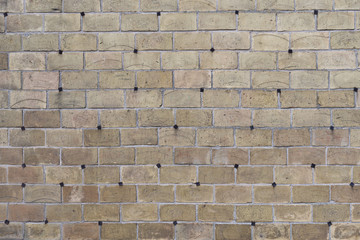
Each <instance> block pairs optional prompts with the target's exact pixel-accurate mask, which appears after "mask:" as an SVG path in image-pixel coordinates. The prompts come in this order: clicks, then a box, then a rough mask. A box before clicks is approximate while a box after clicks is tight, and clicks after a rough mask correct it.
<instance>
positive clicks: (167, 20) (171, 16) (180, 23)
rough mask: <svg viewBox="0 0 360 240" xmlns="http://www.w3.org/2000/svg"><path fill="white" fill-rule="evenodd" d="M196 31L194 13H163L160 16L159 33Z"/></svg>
mask: <svg viewBox="0 0 360 240" xmlns="http://www.w3.org/2000/svg"><path fill="white" fill-rule="evenodd" d="M196 29H197V24H196V13H164V14H162V15H161V18H160V31H183V30H196ZM156 30H157V29H156Z"/></svg>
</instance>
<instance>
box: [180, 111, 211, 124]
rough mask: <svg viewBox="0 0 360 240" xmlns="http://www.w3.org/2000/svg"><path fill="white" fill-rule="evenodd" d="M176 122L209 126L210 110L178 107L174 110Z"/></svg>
mask: <svg viewBox="0 0 360 240" xmlns="http://www.w3.org/2000/svg"><path fill="white" fill-rule="evenodd" d="M176 123H177V125H179V126H184V127H190V126H211V125H212V111H211V110H199V109H194V110H190V109H178V110H176Z"/></svg>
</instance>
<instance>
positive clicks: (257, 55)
mask: <svg viewBox="0 0 360 240" xmlns="http://www.w3.org/2000/svg"><path fill="white" fill-rule="evenodd" d="M239 68H240V69H249V70H256V69H269V70H271V69H276V53H273V52H243V53H240V54H239Z"/></svg>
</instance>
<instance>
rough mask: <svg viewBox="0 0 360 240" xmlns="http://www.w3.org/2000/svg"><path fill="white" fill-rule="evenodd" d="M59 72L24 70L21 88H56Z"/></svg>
mask: <svg viewBox="0 0 360 240" xmlns="http://www.w3.org/2000/svg"><path fill="white" fill-rule="evenodd" d="M58 87H59V73H57V72H24V73H23V89H36V90H38V89H41V90H48V89H58Z"/></svg>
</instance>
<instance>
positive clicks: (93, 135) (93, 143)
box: [84, 129, 120, 147]
mask: <svg viewBox="0 0 360 240" xmlns="http://www.w3.org/2000/svg"><path fill="white" fill-rule="evenodd" d="M119 135H120V134H119V130H118V129H103V130H101V131H99V130H97V129H96V130H95V129H94V130H92V129H88V130H84V145H85V147H108V146H109V147H111V146H119V145H120V136H119Z"/></svg>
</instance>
